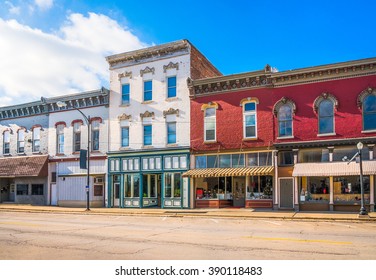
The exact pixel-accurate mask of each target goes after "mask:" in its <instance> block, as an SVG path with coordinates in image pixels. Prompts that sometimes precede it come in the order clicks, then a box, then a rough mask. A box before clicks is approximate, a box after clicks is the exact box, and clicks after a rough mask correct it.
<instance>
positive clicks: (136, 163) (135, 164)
mask: <svg viewBox="0 0 376 280" xmlns="http://www.w3.org/2000/svg"><path fill="white" fill-rule="evenodd" d="M133 163H134V170H139V169H140V166H139V161H138V158H135V159H133Z"/></svg>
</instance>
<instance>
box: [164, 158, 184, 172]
mask: <svg viewBox="0 0 376 280" xmlns="http://www.w3.org/2000/svg"><path fill="white" fill-rule="evenodd" d="M187 167H188V162H187V156H185V155H184V156H178V155H177V156H165V157H164V168H165V169H186V168H187Z"/></svg>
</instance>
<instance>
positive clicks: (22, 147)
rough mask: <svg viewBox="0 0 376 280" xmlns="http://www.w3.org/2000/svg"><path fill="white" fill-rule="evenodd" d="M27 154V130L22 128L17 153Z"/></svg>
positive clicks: (19, 132) (18, 134) (18, 136)
mask: <svg viewBox="0 0 376 280" xmlns="http://www.w3.org/2000/svg"><path fill="white" fill-rule="evenodd" d="M24 152H25V129H24V128H21V129H20V130H18V133H17V153H19V154H21V153H24Z"/></svg>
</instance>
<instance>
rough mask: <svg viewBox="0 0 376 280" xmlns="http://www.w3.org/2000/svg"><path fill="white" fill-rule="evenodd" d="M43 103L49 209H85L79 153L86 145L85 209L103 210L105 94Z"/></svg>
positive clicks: (96, 92) (107, 94) (102, 91)
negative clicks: (46, 121)
mask: <svg viewBox="0 0 376 280" xmlns="http://www.w3.org/2000/svg"><path fill="white" fill-rule="evenodd" d="M43 100H44V104H45V106H46V107H47V108H48V109H49V135H48V139H49V144H48V146H49V149H48V153H49V158H50V159H49V185H50V188H51V205H58V206H69V207H84V206H85V205H86V203H87V196H86V190H87V189H86V186H87V165H86V168H85V169H83V168H81V166H80V150H86V151H87V150H88V142H89V141H90V145H89V150H90V152H89V155H90V167H89V171H90V172H89V201H90V202H89V206H90V207H104V206H105V203H106V188H105V187H106V173H107V155H106V153H107V151H108V110H109V108H108V102H109V91H108V90H107V89H105V88H102V89H100V90H95V91H90V92H83V93H78V94H72V95H65V96H59V97H54V98H44V99H43ZM89 128H90V130H88V129H89ZM84 161H85V160H84ZM85 163H86V162H85Z"/></svg>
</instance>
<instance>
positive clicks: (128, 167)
mask: <svg viewBox="0 0 376 280" xmlns="http://www.w3.org/2000/svg"><path fill="white" fill-rule="evenodd" d="M122 165H123V166H122V167H123V171H132V170H135V171H136V170H140V160H139V158H127V159H123V164H122Z"/></svg>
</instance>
